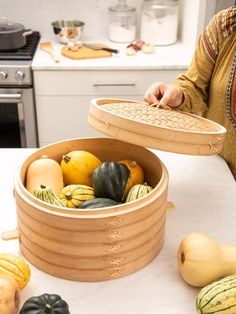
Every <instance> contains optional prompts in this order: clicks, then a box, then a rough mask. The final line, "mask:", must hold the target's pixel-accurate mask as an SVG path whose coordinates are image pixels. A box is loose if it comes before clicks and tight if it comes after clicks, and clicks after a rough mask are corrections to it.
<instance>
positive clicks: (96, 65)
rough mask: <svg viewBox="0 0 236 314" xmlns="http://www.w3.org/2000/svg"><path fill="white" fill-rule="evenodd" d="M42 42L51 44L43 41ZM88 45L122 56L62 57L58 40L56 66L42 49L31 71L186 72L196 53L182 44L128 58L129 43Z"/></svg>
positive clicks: (38, 50)
mask: <svg viewBox="0 0 236 314" xmlns="http://www.w3.org/2000/svg"><path fill="white" fill-rule="evenodd" d="M41 41H48V39H47V38H42V39H41ZM86 42H97V43H103V44H105V45H107V46H109V47H111V48H115V49H118V50H119V54H113V55H112V57H107V58H96V59H87V60H72V59H69V58H66V57H64V56H63V55H62V54H61V48H62V47H63V44H60V43H59V42H57V41H56V40H55V41H54V42H52V43H53V46H54V50H55V53H56V54H57V56H58V57H59V58H60V62H59V63H55V62H54V61H53V60H52V58H51V57H50V55H49V54H48V53H46V52H45V51H42V50H41V49H40V48H39V47H38V49H37V51H36V54H35V56H34V59H33V63H32V69H33V70H37V71H41V70H57V71H58V70H79V69H81V70H166V69H169V70H175V69H177V70H185V69H187V67H188V64H189V63H190V61H191V58H192V54H193V51H192V49H191V46H187V45H183V44H182V43H181V42H177V43H176V44H173V45H170V46H163V47H156V51H155V53H153V54H145V53H143V52H141V51H139V52H137V54H136V55H135V56H127V55H126V53H125V49H126V46H127V44H117V43H114V42H111V41H108V40H107V39H101V40H98V39H96V40H94V39H86Z"/></svg>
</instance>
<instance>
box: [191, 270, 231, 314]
mask: <svg viewBox="0 0 236 314" xmlns="http://www.w3.org/2000/svg"><path fill="white" fill-rule="evenodd" d="M196 310H197V313H199V314H209V313H212V314H213V313H216V314H217V313H222V314H234V313H236V275H232V276H227V277H225V278H223V279H221V280H218V281H215V282H213V283H212V284H210V285H207V286H205V287H204V288H202V289H201V290H200V292H199V293H198V296H197V300H196Z"/></svg>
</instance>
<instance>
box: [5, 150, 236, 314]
mask: <svg viewBox="0 0 236 314" xmlns="http://www.w3.org/2000/svg"><path fill="white" fill-rule="evenodd" d="M33 151H34V149H1V150H0V153H1V163H0V173H1V176H0V186H1V190H0V191H1V192H0V196H1V210H0V232H2V231H6V230H12V229H15V227H16V213H15V201H14V197H13V180H14V175H15V172H16V169H17V168H18V167H19V166H20V164H21V162H23V161H24V160H25V158H26V157H27V156H29V155H30V154H31V153H32V152H33ZM155 152H156V154H157V155H158V157H159V158H160V159H161V160H162V162H163V163H164V164H165V165H166V167H167V169H168V172H169V176H170V183H169V200H170V201H172V202H173V203H174V204H175V207H176V208H175V209H174V210H172V211H170V212H168V213H167V224H166V238H165V243H164V247H163V249H162V250H161V252H160V254H159V255H158V256H157V257H156V258H155V260H154V261H152V262H151V263H150V264H149V265H147V266H146V267H145V268H143V269H142V270H139V271H138V272H136V273H135V274H132V275H129V276H127V277H124V278H119V279H115V280H111V281H105V282H97V283H84V282H73V281H69V280H63V279H58V278H56V277H52V276H50V275H48V274H46V273H43V272H41V271H39V270H38V269H36V268H35V267H34V266H32V265H31V264H30V263H29V262H28V264H29V266H30V268H31V280H30V283H29V284H28V286H27V287H26V288H25V289H24V290H22V291H21V304H23V302H24V301H25V300H26V299H28V298H29V297H31V296H33V295H40V294H43V293H57V294H59V295H61V297H62V298H63V299H64V300H66V301H67V302H68V304H69V307H70V312H71V314H79V313H81V314H110V313H112V314H124V313H125V314H126V313H127V314H157V313H163V314H194V313H195V299H196V295H197V293H198V291H199V289H197V288H192V287H190V286H189V285H188V284H186V283H185V282H184V281H183V280H182V279H181V277H180V276H179V274H178V268H177V260H176V253H177V249H178V247H179V244H180V241H181V239H182V238H183V237H184V236H185V235H186V234H189V233H191V232H194V231H196V232H206V233H208V234H209V235H211V236H212V237H213V238H214V239H215V240H218V241H220V242H222V243H233V242H234V243H235V218H236V212H235V209H236V208H235V204H236V193H235V191H236V184H235V181H234V179H233V176H232V175H231V173H230V171H229V169H228V167H227V165H226V163H225V162H224V160H223V159H221V157H219V156H210V157H199V156H186V155H180V154H173V153H165V152H159V151H155ZM0 251H1V252H8V253H13V254H17V255H19V256H22V255H21V253H20V250H19V243H18V240H12V241H3V240H1V239H0Z"/></svg>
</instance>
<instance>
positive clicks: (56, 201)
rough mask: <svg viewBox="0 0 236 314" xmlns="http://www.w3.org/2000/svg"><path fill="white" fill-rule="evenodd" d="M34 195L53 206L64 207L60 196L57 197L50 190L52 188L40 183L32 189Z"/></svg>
mask: <svg viewBox="0 0 236 314" xmlns="http://www.w3.org/2000/svg"><path fill="white" fill-rule="evenodd" d="M34 196H36V197H37V198H38V199H40V200H41V201H43V202H46V203H49V204H52V205H55V206H61V207H65V204H64V203H63V202H62V201H61V200H60V198H59V197H57V196H56V195H55V194H54V193H53V192H52V190H51V189H50V188H49V187H47V186H46V185H43V184H41V185H40V187H39V188H38V189H37V190H35V191H34Z"/></svg>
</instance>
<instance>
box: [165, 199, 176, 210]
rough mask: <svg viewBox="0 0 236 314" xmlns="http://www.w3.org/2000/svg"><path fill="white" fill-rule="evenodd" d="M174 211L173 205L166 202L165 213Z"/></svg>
mask: <svg viewBox="0 0 236 314" xmlns="http://www.w3.org/2000/svg"><path fill="white" fill-rule="evenodd" d="M173 209H175V204H174V203H172V202H171V201H167V203H166V211H167V212H169V211H171V210H173Z"/></svg>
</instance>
